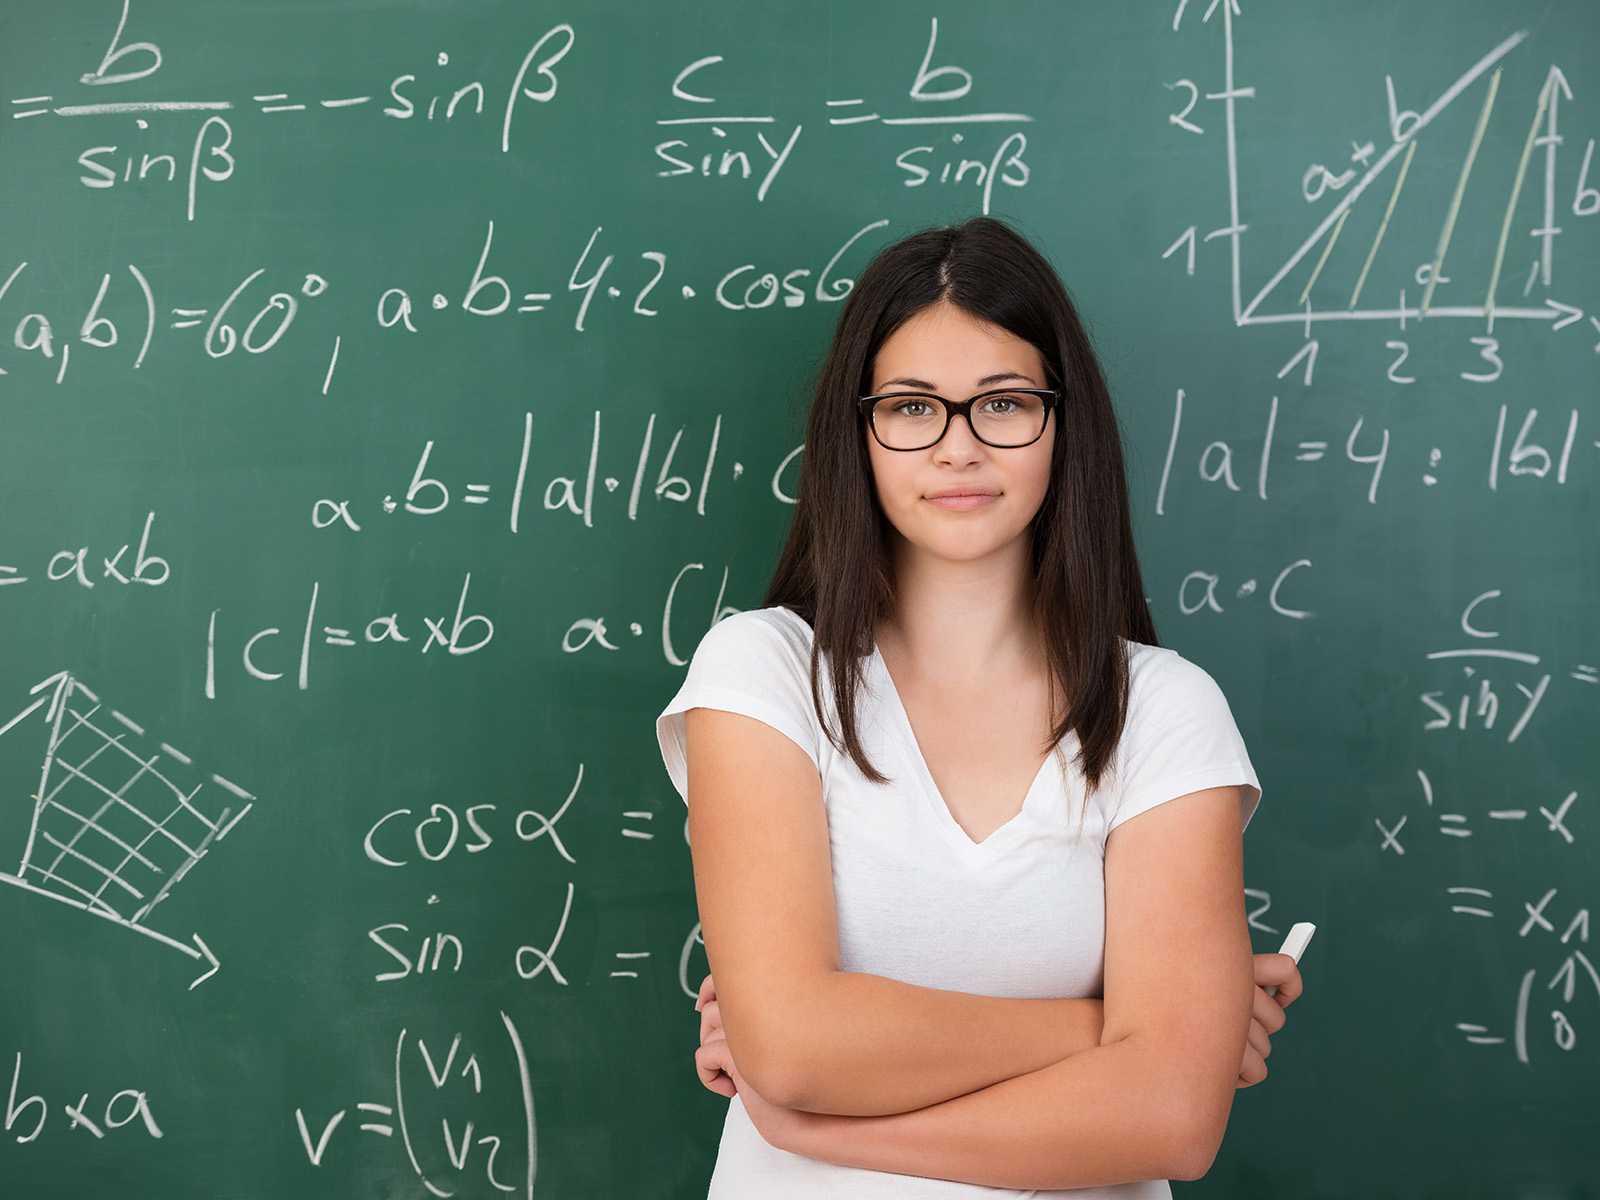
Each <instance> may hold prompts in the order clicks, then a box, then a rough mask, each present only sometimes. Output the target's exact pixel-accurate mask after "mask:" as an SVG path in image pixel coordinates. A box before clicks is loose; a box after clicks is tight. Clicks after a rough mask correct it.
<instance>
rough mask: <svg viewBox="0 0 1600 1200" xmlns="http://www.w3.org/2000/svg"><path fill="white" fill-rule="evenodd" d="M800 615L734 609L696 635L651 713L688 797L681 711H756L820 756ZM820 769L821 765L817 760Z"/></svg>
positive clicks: (675, 780) (671, 769)
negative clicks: (675, 680)
mask: <svg viewBox="0 0 1600 1200" xmlns="http://www.w3.org/2000/svg"><path fill="white" fill-rule="evenodd" d="M803 625H804V622H803V621H802V620H801V619H800V618H799V617H791V616H786V615H784V614H783V613H782V612H780V611H779V610H776V609H751V610H749V611H745V612H737V613H733V614H731V615H730V616H726V617H724V618H722V619H721V620H720V621H718V622H717V623H716V624H715V625H713V626H712V627H711V628H710V629H709V630H708V631H707V632H706V634H705V636H704V637H702V638H701V639H700V644H699V645H698V646H697V647H695V651H694V655H693V656H692V657H691V659H690V661H689V670H688V673H687V674H686V675H685V676H684V680H683V684H682V686H681V687H679V688H678V691H677V694H676V695H675V696H673V697H672V699H671V700H670V701H669V702H668V703H667V706H666V708H664V709H662V710H661V714H660V715H659V716H658V717H657V718H656V741H657V742H658V743H659V744H660V747H661V760H662V762H663V763H664V764H665V765H666V768H667V775H668V776H669V777H670V778H671V780H672V786H673V787H674V788H676V789H677V791H678V795H679V796H681V797H682V798H683V802H684V803H685V804H687V803H688V802H689V760H688V744H687V739H686V737H685V721H684V714H685V713H686V712H688V711H689V709H691V708H720V709H724V710H726V711H727V712H736V713H743V714H744V715H745V716H747V717H754V718H755V719H756V720H758V721H761V722H763V723H765V724H767V725H770V726H772V727H773V728H774V729H776V730H778V732H780V733H782V734H784V735H786V736H787V737H788V738H789V739H790V740H791V741H793V742H794V743H795V744H796V745H798V746H799V747H800V748H801V749H802V750H804V751H805V752H806V754H807V756H808V757H810V759H811V761H812V763H813V764H820V761H821V732H820V729H819V726H818V722H817V719H816V710H815V709H814V708H813V706H812V703H811V657H810V653H811V652H810V647H809V644H807V641H806V639H805V638H804V637H803V636H802V635H801V632H800V630H799V627H800V626H803ZM818 769H819V771H820V766H819V767H818Z"/></svg>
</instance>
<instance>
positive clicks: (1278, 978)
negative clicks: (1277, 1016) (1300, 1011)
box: [1252, 954, 1305, 1008]
mask: <svg viewBox="0 0 1600 1200" xmlns="http://www.w3.org/2000/svg"><path fill="white" fill-rule="evenodd" d="M1252 961H1253V963H1254V967H1255V977H1256V986H1257V987H1259V988H1265V987H1270V986H1272V985H1274V984H1275V985H1277V988H1278V994H1277V995H1276V996H1269V997H1268V999H1269V1000H1271V1001H1272V1002H1273V1003H1274V1004H1276V1005H1277V1006H1278V1007H1279V1008H1288V1007H1289V1005H1291V1004H1293V1003H1294V1002H1295V1001H1296V1000H1297V999H1299V997H1300V993H1301V992H1302V991H1304V990H1305V981H1304V980H1302V979H1301V978H1300V968H1299V966H1298V965H1297V964H1296V963H1295V961H1294V959H1292V958H1290V957H1289V956H1288V955H1287V954H1257V955H1255V956H1254V957H1253V960H1252Z"/></svg>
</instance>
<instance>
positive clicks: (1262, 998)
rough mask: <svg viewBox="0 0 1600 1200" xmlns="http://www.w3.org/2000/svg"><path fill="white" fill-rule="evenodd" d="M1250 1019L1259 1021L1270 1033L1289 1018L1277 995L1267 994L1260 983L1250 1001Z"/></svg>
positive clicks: (1282, 1025)
mask: <svg viewBox="0 0 1600 1200" xmlns="http://www.w3.org/2000/svg"><path fill="white" fill-rule="evenodd" d="M1285 957H1287V956H1285ZM1250 1019H1251V1020H1252V1021H1259V1022H1260V1023H1261V1027H1262V1028H1263V1029H1265V1030H1266V1031H1267V1032H1268V1033H1277V1032H1278V1031H1279V1030H1280V1029H1282V1028H1283V1027H1284V1025H1285V1024H1287V1023H1288V1020H1289V1018H1288V1017H1286V1016H1285V1015H1284V1013H1283V1009H1282V1008H1281V1007H1279V1005H1278V1000H1277V997H1275V996H1269V995H1267V993H1266V992H1264V991H1263V990H1262V989H1261V987H1260V985H1259V984H1258V985H1257V986H1256V994H1255V998H1254V999H1253V1000H1252V1001H1251V1002H1250Z"/></svg>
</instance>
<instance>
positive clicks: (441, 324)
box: [0, 0, 1600, 1200]
mask: <svg viewBox="0 0 1600 1200" xmlns="http://www.w3.org/2000/svg"><path fill="white" fill-rule="evenodd" d="M0 35H3V36H0V77H3V79H4V81H5V97H4V101H5V104H6V106H7V109H6V111H5V112H4V113H3V114H0V163H3V164H4V168H5V169H4V171H3V172H0V370H3V372H4V373H3V374H0V789H3V804H0V872H3V874H4V878H3V879H0V964H3V966H0V981H3V982H0V1074H3V1075H4V1076H5V1078H4V1079H0V1096H4V1097H6V1107H5V1110H4V1111H5V1116H4V1128H3V1129H0V1194H3V1195H5V1196H27V1197H30V1198H32V1200H47V1198H62V1197H71V1198H78V1197H89V1196H95V1197H106V1196H127V1197H130V1198H131V1197H145V1196H162V1197H167V1198H169V1200H201V1198H208V1200H209V1198H212V1197H238V1198H240V1200H267V1198H273V1197H291V1196H292V1197H297V1198H301V1197H303V1198H305V1200H322V1198H330V1200H331V1198H334V1197H340V1198H344V1197H356V1196H371V1197H379V1196H386V1197H387V1196H392V1197H419V1198H422V1197H427V1196H445V1195H453V1196H460V1197H491V1196H496V1197H497V1196H505V1195H518V1196H533V1195H543V1196H556V1197H624V1196H626V1197H681V1198H689V1197H696V1196H700V1195H703V1194H704V1189H705V1185H706V1180H707V1179H708V1177H709V1175H710V1171H711V1166H712V1162H713V1159H714V1155H715V1151H716V1144H717V1137H718V1133H719V1131H720V1127H721V1120H722V1116H723V1113H724V1111H725V1108H726V1101H724V1100H723V1099H721V1098H720V1097H718V1096H715V1095H712V1094H711V1093H710V1092H708V1091H706V1090H705V1089H703V1088H702V1087H700V1086H699V1084H698V1082H697V1080H696V1077H695V1073H694V1070H693V1063H692V1058H691V1054H692V1051H693V1049H694V1046H695V1043H696V1030H697V1017H696V1014H694V1012H693V1011H692V1007H691V1004H692V996H693V992H694V989H695V987H696V985H697V984H698V983H699V981H700V979H701V977H702V976H703V974H704V973H705V970H706V960H705V954H704V948H703V946H702V945H701V944H700V942H699V940H698V937H697V925H696V913H695V909H694V893H693V889H692V878H691V871H690V859H689V854H688V847H687V844H686V840H685V827H684V810H683V805H682V803H681V801H680V800H679V798H678V797H677V796H676V795H675V794H674V792H673V790H672V788H671V785H670V783H669V781H668V779H667V777H666V774H665V772H664V771H663V769H662V765H661V762H660V759H659V755H658V753H657V748H656V745H655V740H654V734H653V728H652V721H653V717H654V715H655V714H656V713H657V712H658V711H659V710H660V708H661V707H662V705H663V704H664V703H665V701H666V700H667V698H668V697H670V696H671V694H672V693H673V692H674V691H675V690H676V687H677V684H678V681H679V680H680V679H681V678H682V671H683V666H684V664H685V662H686V661H687V660H688V657H689V655H690V654H691V653H692V651H693V649H694V646H695V644H696V642H697V641H698V639H699V637H700V636H701V635H702V634H703V633H704V632H705V630H706V629H707V628H709V627H710V625H711V623H712V622H713V621H714V620H715V619H717V618H718V617H719V616H721V615H724V614H725V613H727V612H728V611H730V610H736V609H742V608H751V607H757V606H759V604H760V598H761V596H762V593H763V590H764V588H765V585H766V582H767V579H768V575H769V572H770V570H771V568H772V565H773V563H774V561H775V559H776V555H777V551H778V549H779V547H780V546H781V544H782V538H783V536H784V533H785V530H786V528H787V522H788V519H789V515H790V513H791V511H792V496H793V488H794V483H795V480H796V476H797V463H798V461H799V454H800V453H801V451H802V449H803V447H802V445H801V430H802V429H803V416H804V411H805V405H806V403H807V400H808V397H809V389H810V386H811V383H812V380H813V376H814V372H815V369H816V366H817V364H818V362H819V361H820V359H821V357H822V355H823V352H824V350H825V348H826V346H827V343H828V338H829V336H830V334H831V331H832V328H833V325H834V322H835V320H836V318H837V314H838V312H839V302H840V301H841V300H842V299H843V298H844V297H845V296H846V295H848V294H849V291H850V288H851V286H852V282H853V280H854V278H855V277H856V275H857V274H858V273H859V272H860V270H861V269H862V267H863V266H864V265H865V264H866V263H867V262H868V261H869V260H870V258H871V256H872V255H873V253H875V252H876V250H877V249H879V248H881V247H882V246H884V245H886V244H888V243H890V242H892V241H894V240H897V239H898V238H901V237H904V236H906V235H907V234H909V233H911V232H913V231H915V230H917V229H920V228H924V227H927V226H931V225H936V224H945V223H949V222H953V221H957V220H960V219H963V218H965V217H967V216H971V215H974V214H977V213H982V212H987V213H990V214H992V215H995V216H998V217H1003V218H1005V219H1007V220H1008V221H1010V222H1012V223H1013V224H1014V225H1015V227H1016V228H1017V229H1019V230H1020V231H1021V232H1022V233H1023V234H1024V235H1026V236H1028V237H1029V238H1030V239H1032V240H1034V242H1035V243H1036V244H1037V245H1038V246H1039V247H1040V248H1041V249H1042V250H1044V251H1045V252H1046V254H1048V255H1049V257H1050V258H1051V260H1052V262H1053V263H1054V264H1055V265H1056V266H1057V268H1058V269H1059V271H1060V273H1061V275H1062V277H1063V279H1064V280H1065V281H1066V283H1067V285H1068V287H1069V289H1070V290H1071V292H1072V294H1073V296H1074V299H1075V301H1076V302H1077V304H1078V305H1079V307H1080V308H1081V310H1082V312H1083V313H1084V315H1085V316H1086V318H1087V319H1088V321H1089V322H1090V323H1091V327H1092V332H1093V334H1094V336H1095V339H1096V343H1097V345H1098V346H1099V348H1100V351H1101V353H1102V354H1103V356H1104V361H1105V366H1106V369H1107V371H1108V373H1109V377H1110V380H1111V383H1112V387H1113V392H1114V395H1115V397H1116V401H1117V404H1118V407H1119V413H1120V415H1121V419H1122V421H1123V424H1124V427H1125V429H1126V433H1127V443H1128V451H1129V461H1128V469H1129V476H1130V484H1131V487H1132V492H1133V496H1134V502H1135V506H1136V532H1137V537H1138V542H1139V546H1140V551H1141V556H1142V562H1143V566H1144V571H1145V579H1146V581H1147V583H1148V585H1149V589H1150V592H1151V595H1150V602H1151V605H1152V609H1153V612H1154V614H1155V617H1156V621H1157V626H1158V629H1159V631H1160V637H1161V640H1162V642H1163V644H1165V645H1169V646H1172V647H1174V648H1176V649H1178V650H1179V651H1180V652H1181V653H1183V654H1184V655H1185V656H1187V657H1189V658H1191V659H1192V660H1194V661H1195V662H1197V663H1199V664H1200V665H1202V666H1203V667H1205V668H1206V669H1207V670H1208V671H1209V672H1211V674H1212V675H1213V676H1214V677H1215V678H1216V679H1217V681H1218V682H1219V683H1220V684H1221V685H1222V687H1223V689H1224V691H1225V692H1226V694H1227V696H1228V698H1229V701H1230V704H1231V707H1232V710H1233V712H1234V714H1235V716H1236V718H1237V720H1238V722H1239V724H1240V727H1241V730H1242V731H1243V733H1244V736H1245V738H1246V741H1247V743H1248V745H1249V747H1250V751H1251V755H1252V759H1253V761H1254V763H1255V765H1256V767H1257V769H1258V771H1259V773H1260V775H1261V778H1262V780H1263V790H1264V794H1265V796H1266V797H1267V803H1266V804H1265V805H1264V807H1263V811H1262V812H1261V813H1260V814H1258V815H1257V817H1256V819H1255V820H1254V821H1253V822H1252V825H1251V828H1250V831H1249V835H1248V838H1247V859H1246V883H1247V886H1248V891H1249V896H1248V903H1247V908H1248V909H1249V912H1250V914H1251V926H1252V937H1253V940H1254V944H1255V948H1256V949H1257V950H1258V951H1265V950H1274V949H1276V948H1277V946H1278V944H1279V942H1280V941H1281V939H1282V937H1283V935H1284V933H1286V932H1287V930H1288V928H1289V926H1290V925H1292V924H1293V923H1294V922H1295V921H1299V920H1310V921H1314V922H1316V924H1317V925H1318V935H1317V938H1316V940H1315V942H1314V943H1313V945H1312V947H1311V949H1310V951H1309V953H1308V955H1307V958H1306V960H1305V962H1304V964H1303V966H1304V974H1305V977H1306V980H1307V983H1308V991H1307V994H1306V996H1305V998H1304V999H1303V1000H1302V1001H1301V1002H1300V1003H1299V1004H1298V1005H1296V1007H1295V1008H1294V1009H1293V1010H1292V1012H1291V1014H1290V1022H1289V1027H1288V1028H1287V1029H1286V1030H1285V1031H1284V1033H1283V1034H1282V1035H1281V1036H1280V1037H1279V1038H1278V1039H1276V1040H1275V1043H1274V1054H1273V1057H1272V1060H1271V1063H1270V1066H1271V1068H1272V1073H1271V1075H1270V1077H1269V1078H1268V1080H1267V1081H1266V1082H1265V1083H1264V1084H1262V1085H1261V1086H1259V1087H1256V1088H1251V1089H1247V1090H1245V1091H1242V1092H1240V1093H1239V1094H1238V1095H1237V1097H1236V1100H1235V1105H1234V1109H1233V1116H1232V1120H1231V1123H1230V1128H1229V1131H1228V1137H1227V1140H1226V1143H1225V1144H1224V1146H1223V1149H1222V1152H1221V1154H1220V1156H1219V1157H1218V1159H1217V1162H1216V1164H1215V1166H1214V1168H1213V1169H1212V1171H1211V1173H1210V1174H1209V1176H1208V1177H1207V1178H1206V1179H1204V1180H1202V1181H1200V1182H1197V1183H1194V1184H1190V1185H1182V1184H1180V1185H1177V1186H1178V1187H1179V1188H1181V1189H1182V1190H1183V1191H1185V1192H1191V1193H1193V1194H1196V1195H1214V1196H1227V1197H1244V1198H1248V1197H1267V1196H1297V1197H1313V1196H1316V1197H1343V1196H1356V1195H1359V1196H1374V1197H1376V1196H1405V1197H1418V1196H1449V1197H1467V1196H1483V1197H1490V1196H1493V1197H1509V1196H1520V1197H1580V1196H1593V1195H1596V1194H1600V1159H1597V1157H1596V1155H1595V1151H1594V1145H1593V1142H1594V1137H1593V1133H1594V1114H1595V1112H1596V1111H1597V1105H1600V1071H1597V1070H1596V1066H1597V1062H1600V1059H1597V1050H1596V1047H1600V974H1597V967H1596V957H1597V951H1596V950H1595V949H1594V947H1593V946H1592V944H1591V941H1590V933H1589V926H1590V921H1589V908H1590V906H1592V905H1593V904H1595V903H1596V902H1597V901H1600V892H1597V891H1596V890H1595V888H1594V880H1595V879H1596V878H1597V872H1596V865H1597V864H1596V858H1595V852H1594V848H1593V846H1594V843H1593V841H1592V839H1594V838H1595V837H1596V836H1600V833H1597V828H1600V826H1597V823H1596V815H1595V814H1596V805H1597V804H1600V737H1597V735H1596V730H1597V728H1600V721H1597V713H1600V687H1597V686H1596V685H1597V682H1600V615H1597V614H1600V608H1597V605H1596V597H1597V596H1600V554H1597V543H1596V529H1597V527H1600V505H1597V502H1596V494H1597V493H1596V478H1597V473H1600V408H1597V406H1596V402H1595V397H1596V394H1597V393H1596V381H1597V365H1600V356H1597V354H1596V349H1597V345H1596V343H1597V342H1600V321H1597V319H1596V314H1597V313H1600V285H1597V283H1596V281H1597V280H1600V269H1597V268H1600V211H1597V210H1600V190H1597V189H1600V161H1596V155H1595V153H1594V151H1595V139H1596V137H1597V136H1600V121H1597V119H1596V116H1595V113H1596V109H1595V104H1594V94H1593V89H1594V88H1596V87H1600V21H1597V20H1596V15H1595V9H1594V6H1593V4H1592V0H1549V2H1540V3H1536V4H1519V3H1505V2H1504V0H1496V2H1491V0H1450V2H1445V0H1418V2H1416V3H1412V4H1408V5H1404V6H1400V7H1396V6H1394V5H1390V4H1385V3H1378V2H1376V0H1345V2H1344V3H1338V4H1335V3H1321V2H1312V0H1303V2H1295V3H1290V2H1284V3H1278V4H1271V5H1269V4H1263V3H1259V2H1257V3H1250V2H1249V0H1245V2H1244V3H1243V4H1242V5H1241V4H1237V3H1234V2H1233V0H1163V2H1159V3H1144V4H1126V3H1120V2H1117V0H1098V2H1095V3H1088V2H1084V3H1057V2H1044V0H1039V2H1033V3H1009V2H1007V3H993V4H984V5H970V4H968V5H928V4H920V3H919V4H912V3H903V2H892V3H879V4H872V5H860V4H845V3H837V2H834V3H820V4H810V3H802V4H777V3H770V2H765V0H762V2H758V3H744V4H733V3H721V2H717V3H702V4H692V5H691V4H648V5H647V4H638V3H632V2H627V0H603V2H587V0H586V2H584V3H579V4H576V5H570V6H567V7H564V8H552V7H550V6H538V5H528V4H521V3H511V2H509V0H494V2H489V0H482V2H479V0H460V2H458V3H453V4H439V3H424V2H422V0H412V2H409V3H407V2H405V0H396V2H395V3H391V4H385V5H378V6H374V5H370V4H355V3H350V4H338V3H328V4H314V5H313V4H289V3H279V2H277V0H260V2H252V3H242V2H240V0H215V2H211V3H179V2H178V0H130V2H128V3H124V2H123V0H70V2H64V3H48V4H34V5H23V4H8V5H7V6H6V9H5V12H4V15H3V16H0Z"/></svg>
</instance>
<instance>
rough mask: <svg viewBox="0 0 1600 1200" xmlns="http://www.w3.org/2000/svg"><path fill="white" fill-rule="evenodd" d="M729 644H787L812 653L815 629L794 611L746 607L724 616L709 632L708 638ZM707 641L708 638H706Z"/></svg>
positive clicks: (780, 607) (774, 607)
mask: <svg viewBox="0 0 1600 1200" xmlns="http://www.w3.org/2000/svg"><path fill="white" fill-rule="evenodd" d="M712 637H715V638H717V639H718V640H721V641H727V642H730V643H732V642H750V643H771V644H784V645H787V646H789V647H791V648H793V649H797V650H803V651H804V652H805V653H806V654H807V655H809V654H810V653H811V638H812V632H811V626H810V625H808V624H807V623H806V620H805V618H804V617H802V616H800V614H799V613H797V612H795V611H794V610H793V609H791V608H785V607H784V606H783V605H773V606H772V607H770V608H746V609H740V610H738V611H735V612H730V613H728V614H727V615H726V616H724V617H721V618H719V619H718V620H717V622H716V623H715V624H714V625H712V626H711V628H710V629H709V630H707V631H706V634H705V638H707V639H709V638H712ZM703 640H704V639H703Z"/></svg>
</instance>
